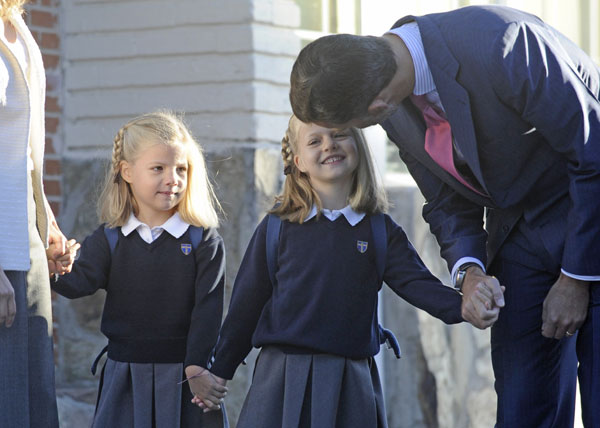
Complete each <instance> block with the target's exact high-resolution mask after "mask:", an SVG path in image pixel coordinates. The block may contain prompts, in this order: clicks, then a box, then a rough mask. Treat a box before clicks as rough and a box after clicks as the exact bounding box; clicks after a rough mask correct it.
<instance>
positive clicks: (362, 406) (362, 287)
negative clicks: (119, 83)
mask: <svg viewBox="0 0 600 428" xmlns="http://www.w3.org/2000/svg"><path fill="white" fill-rule="evenodd" d="M282 154H283V161H284V167H285V170H284V172H285V174H286V178H285V183H284V189H283V194H282V195H281V196H280V197H279V198H278V202H279V204H278V205H277V206H276V207H275V208H274V209H273V210H272V213H273V214H275V215H277V216H279V217H280V218H281V220H282V222H281V229H280V232H279V245H278V249H277V256H276V257H277V267H276V274H275V278H276V281H274V282H275V284H274V285H272V281H271V280H270V274H269V268H268V261H267V256H266V254H267V249H266V247H267V239H266V236H267V229H268V224H269V220H270V219H269V217H267V218H265V220H263V221H262V222H261V223H260V224H259V225H258V227H257V229H256V231H255V233H254V236H253V237H252V239H251V241H250V244H249V245H248V249H247V250H246V254H245V256H244V259H243V261H242V264H241V267H240V269H239V271H238V274H237V278H236V281H235V284H234V289H233V295H232V299H231V304H230V306H229V312H228V314H227V317H226V319H225V322H224V324H223V327H222V328H221V332H220V336H219V340H218V342H217V346H216V348H215V354H214V359H213V360H212V364H211V366H210V367H209V370H210V372H211V374H212V376H205V377H203V378H202V379H201V382H202V383H203V384H204V386H203V387H202V388H201V389H202V390H203V391H206V393H205V395H203V396H200V397H196V398H195V399H194V401H195V402H196V403H197V404H198V405H199V406H200V407H204V408H205V410H211V409H213V408H216V406H217V405H218V404H219V403H220V400H221V399H222V398H223V395H224V394H223V387H224V386H225V383H226V379H231V378H232V377H233V375H234V372H235V371H236V368H237V367H238V365H239V364H240V363H241V362H242V361H243V360H244V358H245V357H246V355H247V354H248V352H249V351H250V350H251V348H252V347H253V346H254V347H257V348H262V349H261V351H260V355H259V357H258V360H257V362H256V368H255V371H254V378H253V380H252V385H251V387H250V390H249V392H248V395H247V397H246V401H245V403H244V406H243V408H242V411H241V413H240V416H239V421H238V425H237V428H281V427H286V428H292V427H293V428H298V427H315V426H323V427H344V428H364V427H369V428H375V427H387V422H386V417H385V409H384V404H383V398H382V391H381V384H380V380H379V377H378V374H377V368H376V367H375V360H374V359H373V357H374V355H375V354H376V353H377V352H378V351H379V347H380V340H379V337H378V331H379V330H378V320H377V294H378V292H379V290H380V288H381V278H378V272H377V268H376V253H375V249H374V247H375V245H374V244H375V242H376V239H375V238H374V233H373V232H372V229H371V222H372V221H373V219H374V217H377V216H378V217H379V218H381V217H383V220H384V224H385V230H386V235H387V251H386V258H385V269H384V270H383V280H384V281H385V283H386V284H387V285H388V286H389V287H391V288H392V290H394V292H396V294H398V295H399V296H400V297H402V298H403V299H405V300H407V301H408V302H409V303H411V304H413V305H415V306H416V307H419V308H421V309H423V310H425V311H427V312H428V313H430V314H431V315H433V316H435V317H437V318H439V319H441V320H442V321H444V322H446V323H459V322H461V321H462V320H463V319H462V316H461V296H460V294H459V293H458V292H457V291H456V290H454V289H453V288H450V287H447V286H444V285H443V284H442V283H441V282H440V281H439V280H438V279H437V278H435V277H434V276H433V275H432V274H431V273H430V272H429V270H427V268H426V267H425V265H424V264H423V262H422V261H421V260H420V258H419V256H418V255H417V253H416V251H415V250H414V248H413V247H412V245H411V244H410V242H409V241H408V239H407V237H406V235H405V233H404V232H403V231H402V229H401V228H400V226H398V225H397V224H396V223H394V221H393V220H392V219H391V218H390V217H389V216H388V215H383V214H381V213H382V212H384V211H385V210H386V198H385V194H384V190H383V189H382V187H381V186H380V184H378V181H377V180H376V177H375V172H374V168H373V164H372V160H371V156H370V154H369V150H368V146H367V145H366V143H365V141H364V139H363V137H362V134H361V132H360V130H358V129H328V128H323V127H321V126H318V125H316V124H306V123H302V122H300V121H299V120H298V119H297V118H296V117H294V116H292V118H291V119H290V122H289V127H288V130H287V132H286V136H285V137H284V138H283V141H282ZM383 242H385V241H383ZM383 246H384V247H385V244H383ZM201 399H202V400H203V401H200V400H201Z"/></svg>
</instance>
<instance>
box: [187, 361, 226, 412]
mask: <svg viewBox="0 0 600 428" xmlns="http://www.w3.org/2000/svg"><path fill="white" fill-rule="evenodd" d="M185 374H186V376H187V378H188V382H189V384H190V391H191V392H192V394H193V395H194V398H193V399H192V403H194V404H196V405H198V406H199V407H200V408H202V409H203V410H204V411H205V412H207V411H210V410H219V409H220V408H221V402H222V401H223V398H225V396H226V395H227V387H226V386H225V383H226V381H225V380H224V379H221V378H219V377H217V376H214V375H213V374H212V373H211V372H209V371H208V370H206V369H205V368H203V367H200V366H188V367H186V368H185Z"/></svg>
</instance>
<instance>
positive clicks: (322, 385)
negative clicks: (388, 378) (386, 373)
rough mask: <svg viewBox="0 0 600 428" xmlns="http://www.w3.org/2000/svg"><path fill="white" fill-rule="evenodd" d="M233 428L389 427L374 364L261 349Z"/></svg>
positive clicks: (371, 361) (365, 360) (332, 356)
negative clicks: (235, 425)
mask: <svg viewBox="0 0 600 428" xmlns="http://www.w3.org/2000/svg"><path fill="white" fill-rule="evenodd" d="M237 428H387V422H386V416H385V406H384V402H383V393H382V390H381V383H380V380H379V374H378V372H377V366H376V365H375V360H374V359H372V358H369V359H363V360H351V359H348V358H344V357H339V356H335V355H329V354H286V353H284V352H283V351H281V350H280V349H277V348H276V347H266V348H263V349H262V350H261V352H260V355H259V356H258V359H257V361H256V367H255V370H254V376H253V379H252V385H251V386H250V390H249V391H248V395H247V396H246V401H245V402H244V406H243V408H242V411H241V413H240V417H239V420H238V424H237Z"/></svg>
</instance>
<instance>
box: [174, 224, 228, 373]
mask: <svg viewBox="0 0 600 428" xmlns="http://www.w3.org/2000/svg"><path fill="white" fill-rule="evenodd" d="M204 238H205V239H203V241H204V242H203V243H202V245H201V246H200V247H199V248H198V249H197V250H196V253H195V257H196V281H195V293H194V296H195V297H194V299H195V300H194V307H193V309H192V316H191V321H190V329H189V332H188V339H187V351H186V356H185V362H184V364H185V366H186V367H187V366H189V365H192V364H193V365H198V366H203V367H206V364H207V362H208V359H209V357H210V353H211V351H212V349H213V347H214V346H215V343H216V342H217V337H218V335H219V328H220V327H221V321H222V317H223V296H224V293H225V246H224V244H223V239H222V238H221V237H220V236H219V235H218V234H217V232H216V231H215V230H214V229H208V230H207V231H205V237H204Z"/></svg>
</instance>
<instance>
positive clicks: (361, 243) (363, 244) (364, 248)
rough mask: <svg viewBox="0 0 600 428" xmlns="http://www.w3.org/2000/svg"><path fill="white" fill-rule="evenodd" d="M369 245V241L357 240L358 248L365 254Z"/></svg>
mask: <svg viewBox="0 0 600 428" xmlns="http://www.w3.org/2000/svg"><path fill="white" fill-rule="evenodd" d="M368 246H369V243H368V242H366V241H356V249H357V250H358V252H359V253H361V254H363V253H365V252H366V251H367V247H368Z"/></svg>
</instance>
